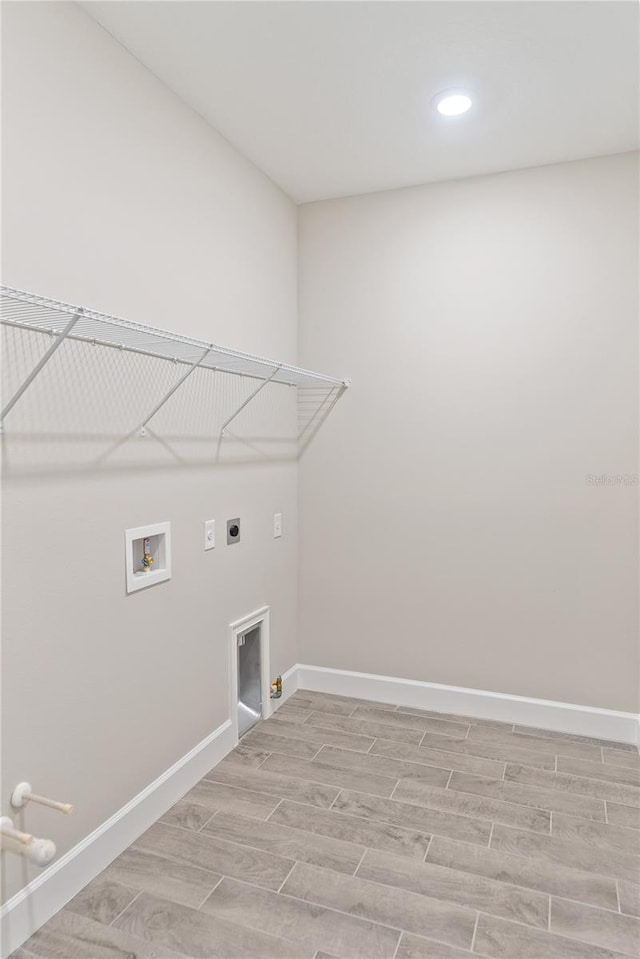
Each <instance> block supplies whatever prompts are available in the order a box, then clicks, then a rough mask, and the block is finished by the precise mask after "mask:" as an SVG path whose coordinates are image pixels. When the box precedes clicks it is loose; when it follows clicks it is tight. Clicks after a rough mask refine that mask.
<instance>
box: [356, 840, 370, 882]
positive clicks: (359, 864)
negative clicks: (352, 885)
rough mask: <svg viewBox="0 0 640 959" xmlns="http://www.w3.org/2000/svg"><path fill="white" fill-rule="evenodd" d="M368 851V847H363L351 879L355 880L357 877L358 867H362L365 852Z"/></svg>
mask: <svg viewBox="0 0 640 959" xmlns="http://www.w3.org/2000/svg"><path fill="white" fill-rule="evenodd" d="M368 849H369V847H368V846H365V847H364V851H363V853H362V855H361V856H360V862H359V863H358V865H357V866H356V868H355V869H354V870H353V873H352V878H354V879H355V878H356V877H357V876H358V869H359V868H360V866H361V865H362V860H363V859H364V857H365V856H366V855H367V850H368Z"/></svg>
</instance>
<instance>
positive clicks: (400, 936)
mask: <svg viewBox="0 0 640 959" xmlns="http://www.w3.org/2000/svg"><path fill="white" fill-rule="evenodd" d="M402 936H403V932H402V930H400V932H399V933H398V941H397V942H396V948H395V949H394V950H393V956H392V957H391V959H396V956H397V955H398V949H399V948H400V940H401V939H402Z"/></svg>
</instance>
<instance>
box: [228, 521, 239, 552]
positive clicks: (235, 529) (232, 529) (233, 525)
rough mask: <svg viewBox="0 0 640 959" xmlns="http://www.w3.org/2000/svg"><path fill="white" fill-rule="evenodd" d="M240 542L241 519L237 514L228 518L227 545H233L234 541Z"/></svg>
mask: <svg viewBox="0 0 640 959" xmlns="http://www.w3.org/2000/svg"><path fill="white" fill-rule="evenodd" d="M239 542H240V519H239V517H237V516H236V518H235V519H228V520H227V546H233V545H234V543H239Z"/></svg>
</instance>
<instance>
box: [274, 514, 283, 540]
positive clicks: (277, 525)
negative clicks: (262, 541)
mask: <svg viewBox="0 0 640 959" xmlns="http://www.w3.org/2000/svg"><path fill="white" fill-rule="evenodd" d="M280 536H282V513H274V514H273V538H274V539H279V538H280Z"/></svg>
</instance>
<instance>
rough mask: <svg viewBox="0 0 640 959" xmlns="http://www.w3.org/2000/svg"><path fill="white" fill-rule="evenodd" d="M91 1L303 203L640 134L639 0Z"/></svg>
mask: <svg viewBox="0 0 640 959" xmlns="http://www.w3.org/2000/svg"><path fill="white" fill-rule="evenodd" d="M82 6H83V7H84V9H85V10H86V11H87V13H89V15H90V16H92V17H93V18H94V19H95V20H97V21H98V22H99V23H101V24H102V25H103V26H104V27H105V28H106V29H107V30H108V31H109V32H110V33H111V34H112V35H113V36H114V37H115V38H116V39H117V40H118V41H120V43H122V44H123V45H124V46H125V47H126V48H127V49H128V50H130V51H131V53H133V54H134V55H135V56H136V57H137V58H138V59H139V60H141V61H142V63H143V64H145V65H146V66H147V67H148V68H149V69H150V70H151V71H152V72H153V73H154V74H155V75H156V76H157V77H159V78H160V79H161V80H162V81H163V82H164V83H165V84H166V85H167V86H168V87H169V88H170V89H171V90H173V91H174V92H175V93H177V94H178V96H179V97H181V99H182V100H183V101H184V102H185V103H187V104H189V106H191V107H193V109H195V110H197V111H198V113H200V114H201V115H202V117H204V118H205V119H206V120H207V121H208V122H209V123H210V124H211V126H213V127H215V128H216V129H217V130H219V131H220V132H221V133H222V134H223V135H224V136H225V137H226V138H227V139H228V140H229V141H230V142H231V143H232V144H234V146H235V147H237V149H238V150H240V152H241V153H243V154H244V155H245V156H247V157H248V158H249V159H250V160H252V161H253V162H254V163H255V164H256V165H257V166H258V167H260V168H261V169H262V170H263V171H264V172H265V173H267V174H268V176H270V177H271V178H272V179H273V180H274V181H275V182H276V183H277V184H279V186H281V187H282V189H283V190H284V191H285V192H286V193H288V194H289V195H290V196H291V197H293V199H294V200H296V201H297V202H299V203H303V202H307V201H310V200H318V199H325V198H328V197H336V196H345V195H349V194H357V193H367V192H371V191H376V190H385V189H390V188H396V187H403V186H409V185H413V184H418V183H427V182H431V181H436V180H448V179H455V178H458V177H466V176H473V175H477V174H484V173H492V172H497V171H501V170H509V169H518V168H521V167H530V166H537V165H540V164H545V163H556V162H559V161H563V160H571V159H575V158H577V157H590V156H598V155H604V154H609V153H620V152H624V151H627V150H633V149H637V148H638V26H639V23H638V17H639V11H640V7H639V6H638V5H637V3H636V2H635V0H611V2H607V0H605V2H593V0H587V2H582V0H568V2H566V0H565V2H563V0H555V2H541V0H529V2H527V0H524V2H484V0H472V2H467V0H457V2H456V0H448V2H441V0H438V2H404V0H391V2H384V0H383V2H369V0H359V2H343V0H334V2H332V0H323V2H301V0H297V2H271V0H265V2H210V0H197V2H192V0H179V2H173V0H160V2H158V0H145V2H132V0H124V2H119V3H114V2H111V0H106V2H102V0H92V2H88V3H83V4H82ZM450 87H464V88H467V89H469V90H470V91H471V93H472V96H473V97H474V101H475V102H474V106H473V108H472V110H471V111H470V112H469V113H468V114H465V115H464V116H462V117H455V118H451V117H449V118H447V117H441V116H440V115H439V114H438V113H437V112H436V111H435V110H434V109H433V106H432V105H431V99H432V97H433V95H434V94H436V93H437V92H438V91H440V90H443V89H447V88H450Z"/></svg>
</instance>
